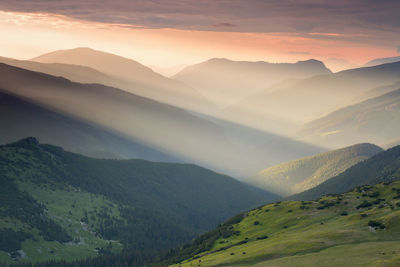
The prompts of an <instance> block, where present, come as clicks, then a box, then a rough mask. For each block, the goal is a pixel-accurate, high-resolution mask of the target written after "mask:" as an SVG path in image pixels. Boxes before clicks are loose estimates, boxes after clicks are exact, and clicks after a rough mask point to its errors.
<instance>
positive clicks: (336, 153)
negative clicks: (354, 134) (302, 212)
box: [246, 144, 382, 196]
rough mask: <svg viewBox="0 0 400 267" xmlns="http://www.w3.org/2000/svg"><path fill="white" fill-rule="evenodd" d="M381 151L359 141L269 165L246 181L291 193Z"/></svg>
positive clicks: (310, 185) (314, 184) (284, 193)
mask: <svg viewBox="0 0 400 267" xmlns="http://www.w3.org/2000/svg"><path fill="white" fill-rule="evenodd" d="M379 152H382V149H381V148H380V147H378V146H376V145H372V144H357V145H353V146H349V147H345V148H341V149H337V150H333V151H329V152H325V153H322V154H318V155H314V156H310V157H306V158H301V159H297V160H292V161H289V162H286V163H282V164H279V165H276V166H273V167H270V168H267V169H265V170H262V171H260V172H259V173H258V174H257V175H256V176H253V177H249V178H247V179H246V182H248V183H250V184H253V185H255V186H258V187H260V188H268V189H269V190H271V191H273V192H276V193H279V194H280V195H283V196H288V195H292V194H295V193H299V192H302V191H305V190H307V189H310V188H313V187H315V186H317V185H319V184H321V183H322V182H325V181H326V180H328V179H329V178H332V177H334V176H337V175H338V174H340V173H342V172H343V171H345V170H346V169H348V168H349V167H351V166H353V165H355V164H357V163H358V162H360V161H363V160H365V159H367V158H369V157H371V156H373V155H375V154H377V153H379Z"/></svg>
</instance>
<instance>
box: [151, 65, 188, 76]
mask: <svg viewBox="0 0 400 267" xmlns="http://www.w3.org/2000/svg"><path fill="white" fill-rule="evenodd" d="M148 67H149V68H151V69H152V70H153V71H154V72H157V73H159V74H161V75H163V76H165V77H171V76H174V75H175V74H177V73H178V72H180V71H181V70H183V69H184V68H185V67H187V65H184V64H180V65H175V66H171V67H160V66H154V65H151V66H148Z"/></svg>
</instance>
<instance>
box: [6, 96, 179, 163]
mask: <svg viewBox="0 0 400 267" xmlns="http://www.w3.org/2000/svg"><path fill="white" fill-rule="evenodd" d="M0 114H1V116H0V125H2V128H1V131H0V144H5V143H9V142H15V141H17V140H19V139H22V138H25V137H28V136H36V137H37V138H38V139H39V140H40V141H41V142H44V143H46V144H53V145H58V146H62V147H64V148H65V149H67V150H69V151H73V152H76V153H81V154H84V155H87V156H91V157H97V158H141V159H147V160H153V161H173V162H177V161H179V160H178V159H176V158H174V157H172V156H171V155H168V154H166V153H163V152H161V151H158V150H156V149H155V148H153V147H151V146H149V145H146V144H143V143H140V142H135V141H134V140H129V139H127V138H125V137H123V136H121V135H118V134H116V133H115V132H113V131H111V130H109V129H106V128H104V127H100V126H98V125H94V124H93V123H88V122H85V121H81V120H78V119H76V118H73V117H69V116H66V115H63V114H60V113H57V112H56V111H54V110H50V109H47V108H45V107H42V106H40V105H37V104H35V103H32V102H29V101H28V100H27V99H23V98H21V97H17V96H13V95H10V94H8V93H5V92H3V91H2V90H0Z"/></svg>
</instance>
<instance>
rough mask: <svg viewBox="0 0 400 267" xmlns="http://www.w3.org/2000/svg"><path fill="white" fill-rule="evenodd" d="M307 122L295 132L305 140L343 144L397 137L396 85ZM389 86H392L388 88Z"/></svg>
mask: <svg viewBox="0 0 400 267" xmlns="http://www.w3.org/2000/svg"><path fill="white" fill-rule="evenodd" d="M398 86H399V85H397V87H393V88H398V89H397V90H393V91H391V92H389V93H386V94H384V95H381V96H378V97H374V98H370V99H368V100H365V101H363V102H361V103H357V104H355V105H351V106H347V107H344V108H341V109H339V110H336V111H334V112H332V113H330V114H328V115H326V116H324V117H322V118H319V119H317V120H315V121H312V122H309V123H307V124H305V125H304V126H303V128H302V129H301V130H300V132H299V134H298V135H299V136H301V137H302V138H303V139H304V140H306V141H311V140H312V141H313V143H317V144H331V146H334V147H335V146H336V147H338V146H339V147H340V146H345V145H349V144H352V143H354V142H358V141H359V140H364V141H366V142H371V143H376V144H385V143H388V142H389V141H391V140H395V139H397V138H398V137H399V134H398V133H399V132H400V87H398ZM391 88H392V87H391Z"/></svg>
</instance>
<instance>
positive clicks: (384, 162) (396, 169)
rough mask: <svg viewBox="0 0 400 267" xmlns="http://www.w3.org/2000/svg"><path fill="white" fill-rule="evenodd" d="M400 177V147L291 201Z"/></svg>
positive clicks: (370, 159) (356, 166)
mask: <svg viewBox="0 0 400 267" xmlns="http://www.w3.org/2000/svg"><path fill="white" fill-rule="evenodd" d="M399 177H400V146H396V147H393V148H390V149H388V150H386V151H383V152H381V153H378V154H376V155H374V156H372V157H370V158H369V159H367V160H365V161H362V162H360V163H358V164H356V165H354V166H352V167H350V168H348V169H347V170H346V171H344V172H343V173H341V174H339V175H338V176H335V177H333V178H330V179H328V180H327V181H325V182H323V183H321V184H320V185H318V186H316V187H314V188H311V189H309V190H306V191H304V192H302V193H299V194H296V195H293V196H290V197H289V198H290V199H296V200H297V199H300V200H309V199H315V198H317V197H320V196H322V195H325V194H335V193H343V192H346V191H347V190H350V189H351V188H354V187H356V186H360V185H364V184H370V185H371V184H376V183H379V182H382V181H385V182H390V181H394V180H397V179H399Z"/></svg>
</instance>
